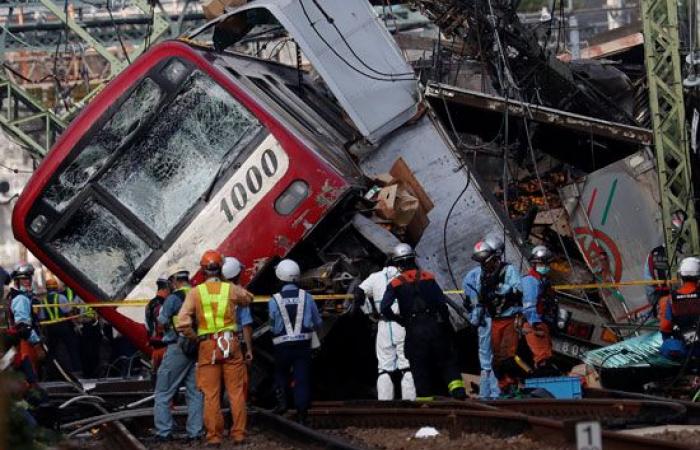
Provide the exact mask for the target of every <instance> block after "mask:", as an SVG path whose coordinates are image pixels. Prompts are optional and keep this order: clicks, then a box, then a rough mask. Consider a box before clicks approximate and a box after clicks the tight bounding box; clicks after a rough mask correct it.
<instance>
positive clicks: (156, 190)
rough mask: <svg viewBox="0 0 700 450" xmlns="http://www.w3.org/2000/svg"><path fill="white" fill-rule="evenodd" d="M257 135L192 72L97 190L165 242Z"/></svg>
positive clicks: (220, 93)
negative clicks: (101, 189) (103, 190)
mask: <svg viewBox="0 0 700 450" xmlns="http://www.w3.org/2000/svg"><path fill="white" fill-rule="evenodd" d="M259 129H260V123H259V122H258V121H257V119H256V118H255V117H254V116H253V115H252V114H251V113H250V112H248V111H247V110H246V109H245V108H244V107H243V106H242V105H240V104H239V103H238V102H237V101H236V100H235V99H234V98H233V97H232V96H231V95H230V94H229V93H228V92H226V91H225V90H224V89H223V88H222V87H221V86H219V85H218V84H217V83H216V82H215V81H213V80H212V79H211V78H209V77H208V76H206V75H204V74H203V73H201V72H199V71H194V72H193V73H192V74H191V75H190V76H189V77H188V79H187V80H186V81H185V83H184V84H183V86H182V89H181V91H180V92H179V94H178V95H177V97H176V98H175V99H173V101H172V102H171V103H169V104H168V105H167V106H166V107H165V108H163V109H162V111H160V113H159V114H158V116H157V117H156V118H155V119H154V120H153V123H152V124H151V126H150V127H149V129H148V131H147V132H145V133H143V135H142V136H140V137H139V138H137V139H136V140H134V141H133V143H132V145H130V146H129V148H127V149H125V150H124V151H123V153H122V154H121V155H120V156H119V158H118V159H117V160H116V161H115V162H114V164H113V165H112V167H110V168H109V170H108V171H107V173H106V174H105V175H104V177H102V179H101V180H100V184H101V185H102V186H103V187H104V188H106V189H107V190H108V191H109V192H110V193H111V194H112V195H114V196H115V197H116V198H117V199H118V200H119V201H120V202H121V203H122V204H124V206H126V207H127V208H128V209H129V210H130V211H131V212H133V213H134V214H135V215H136V216H137V217H139V218H140V219H141V220H142V221H143V222H144V223H145V224H146V225H147V226H148V227H150V228H151V229H152V230H153V231H154V232H155V233H156V234H157V235H158V236H159V237H160V238H164V237H165V236H167V234H168V233H169V232H170V231H172V229H173V228H174V227H175V226H176V225H177V224H178V223H179V222H180V220H182V218H183V217H184V216H185V214H187V212H188V211H189V210H190V208H191V207H192V206H193V205H194V204H195V203H196V202H197V200H198V199H199V198H200V197H201V196H202V195H203V194H204V193H206V192H207V191H208V190H209V188H210V186H211V184H212V182H213V181H214V179H215V177H216V176H217V174H218V173H219V169H220V167H221V166H222V164H230V163H231V162H233V160H234V159H235V158H236V157H237V156H238V155H239V154H240V153H241V152H242V151H243V150H244V148H245V147H246V145H247V144H248V143H249V142H250V141H251V140H252V139H253V138H254V137H255V135H256V134H257V131H258V130H259Z"/></svg>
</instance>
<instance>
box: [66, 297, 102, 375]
mask: <svg viewBox="0 0 700 450" xmlns="http://www.w3.org/2000/svg"><path fill="white" fill-rule="evenodd" d="M63 295H65V296H66V298H67V299H68V302H69V303H81V304H83V305H85V302H83V299H81V298H80V297H78V296H77V295H75V294H74V292H73V289H71V288H69V287H67V286H66V287H65V289H64V291H63ZM78 311H79V312H80V318H79V319H78V334H79V341H80V362H81V364H82V366H83V376H84V377H85V378H97V375H98V374H97V367H98V366H99V365H100V347H101V346H102V339H103V336H102V326H101V324H100V318H99V316H98V315H97V312H95V310H94V309H93V308H90V307H89V306H82V305H81V306H78Z"/></svg>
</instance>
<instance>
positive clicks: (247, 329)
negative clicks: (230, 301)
mask: <svg viewBox="0 0 700 450" xmlns="http://www.w3.org/2000/svg"><path fill="white" fill-rule="evenodd" d="M242 273H243V264H241V262H240V261H239V260H238V259H237V258H235V257H233V256H227V257H225V258H224V265H223V266H221V275H222V276H223V277H224V279H225V280H226V281H228V282H230V283H233V284H236V285H239V286H240V284H241V283H240V281H241V274H242ZM236 323H237V324H238V325H239V326H240V328H239V336H238V340H239V342H243V344H244V346H245V349H244V351H243V353H244V355H245V362H246V364H248V365H249V366H250V365H251V364H252V363H253V315H252V314H251V313H250V306H239V307H238V308H237V309H236ZM246 392H247V391H246Z"/></svg>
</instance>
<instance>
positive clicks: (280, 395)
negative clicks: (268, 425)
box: [272, 389, 287, 414]
mask: <svg viewBox="0 0 700 450" xmlns="http://www.w3.org/2000/svg"><path fill="white" fill-rule="evenodd" d="M275 399H276V400H277V405H276V406H275V408H274V409H273V410H272V412H273V413H274V414H284V413H285V412H287V394H286V393H285V392H284V390H282V389H275Z"/></svg>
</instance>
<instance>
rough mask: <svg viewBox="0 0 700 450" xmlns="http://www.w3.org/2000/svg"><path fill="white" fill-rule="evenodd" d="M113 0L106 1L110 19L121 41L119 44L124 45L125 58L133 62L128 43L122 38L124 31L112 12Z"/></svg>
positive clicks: (128, 61)
mask: <svg viewBox="0 0 700 450" xmlns="http://www.w3.org/2000/svg"><path fill="white" fill-rule="evenodd" d="M111 3H112V0H107V2H106V3H105V4H106V5H107V12H108V13H109V20H110V22H111V23H112V27H113V28H114V31H115V32H116V33H117V40H118V41H119V45H120V46H121V47H122V52H123V53H124V58H126V62H127V63H129V64H131V58H129V52H128V51H127V50H126V45H124V40H123V39H122V32H121V30H120V29H119V26H117V24H116V22H115V21H114V15H113V14H112V6H111Z"/></svg>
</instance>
